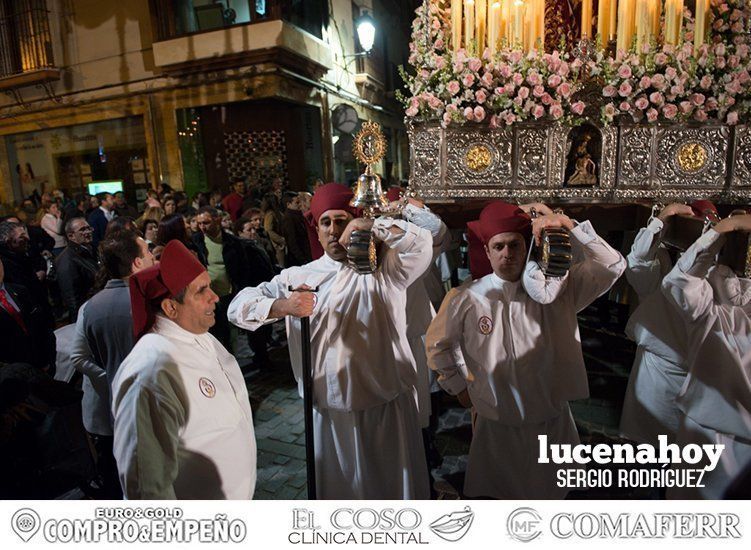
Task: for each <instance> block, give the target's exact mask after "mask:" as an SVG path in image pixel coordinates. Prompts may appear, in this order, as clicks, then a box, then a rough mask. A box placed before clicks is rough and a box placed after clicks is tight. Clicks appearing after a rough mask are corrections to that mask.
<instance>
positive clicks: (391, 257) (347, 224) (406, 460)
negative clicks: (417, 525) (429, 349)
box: [228, 183, 432, 499]
mask: <svg viewBox="0 0 751 550" xmlns="http://www.w3.org/2000/svg"><path fill="white" fill-rule="evenodd" d="M351 198H352V192H351V191H350V190H349V189H348V188H347V187H345V186H343V185H339V184H333V183H332V184H327V185H325V186H323V187H321V188H319V189H318V190H317V191H316V193H315V194H314V195H313V200H312V203H311V210H310V213H309V214H310V216H309V219H310V220H312V221H314V223H315V226H316V230H317V235H318V238H319V241H320V243H321V245H322V247H323V249H324V252H325V254H324V255H323V256H322V257H321V258H319V259H317V260H315V261H313V262H311V263H309V264H306V265H304V266H300V267H292V268H289V269H285V270H284V271H282V272H281V273H280V274H279V275H277V276H276V277H275V278H274V279H273V280H271V281H270V282H268V283H263V284H261V285H260V286H258V287H255V288H246V289H244V290H242V291H241V292H240V293H239V294H238V295H237V296H236V297H235V299H234V300H233V301H232V303H231V304H230V308H229V313H228V315H229V319H230V321H231V322H232V323H234V324H236V325H237V326H239V327H241V328H244V329H246V330H256V329H257V328H259V327H261V326H263V325H264V324H267V323H272V322H274V321H276V320H277V319H280V318H282V317H286V324H287V336H288V341H289V351H290V359H291V362H292V368H293V370H294V373H295V377H296V378H297V380H298V383H299V386H300V392H301V394H302V359H301V356H300V353H301V348H300V345H301V342H300V339H301V334H300V317H308V316H309V317H310V331H311V353H312V365H313V373H312V375H313V405H314V408H313V413H314V440H315V462H316V464H315V465H316V483H317V488H318V493H319V498H322V499H423V498H427V497H428V495H429V491H428V476H427V467H426V464H425V454H424V452H423V447H422V435H421V433H420V424H419V420H418V413H417V408H416V404H415V385H416V383H417V373H416V370H415V363H414V359H413V358H412V353H411V351H410V348H409V342H408V340H407V338H406V312H405V304H406V289H407V287H409V285H410V284H412V283H413V282H414V281H415V280H416V279H417V278H418V277H419V276H420V275H422V274H423V273H424V272H425V270H426V269H427V268H428V265H429V264H430V261H431V257H432V247H431V241H432V239H431V235H430V233H429V232H428V231H426V230H424V229H420V228H419V227H417V226H416V225H413V224H411V223H408V222H405V221H402V220H392V219H378V220H375V221H372V220H364V219H353V213H354V209H352V208H351V207H350V206H349V201H350V200H351ZM354 229H363V230H367V229H372V232H373V235H374V236H375V238H376V239H377V240H378V241H380V242H381V243H382V244H383V250H382V251H383V254H382V257H381V259H380V262H379V264H380V265H379V267H378V269H377V270H376V271H375V273H372V274H367V275H360V274H358V273H356V272H355V271H354V270H353V269H351V268H350V267H349V266H348V265H347V264H346V257H347V253H346V249H345V245H346V244H348V242H349V235H350V233H351V231H352V230H354ZM306 287H307V288H309V289H317V291H316V292H315V293H310V292H294V291H290V288H292V289H296V290H297V289H304V288H306Z"/></svg>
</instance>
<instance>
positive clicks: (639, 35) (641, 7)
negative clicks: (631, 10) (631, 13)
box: [636, 0, 652, 54]
mask: <svg viewBox="0 0 751 550" xmlns="http://www.w3.org/2000/svg"><path fill="white" fill-rule="evenodd" d="M650 4H651V2H650V0H636V52H637V53H638V54H642V53H643V50H642V48H644V46H645V45H647V44H649V37H650V36H651V35H652V12H651V10H650Z"/></svg>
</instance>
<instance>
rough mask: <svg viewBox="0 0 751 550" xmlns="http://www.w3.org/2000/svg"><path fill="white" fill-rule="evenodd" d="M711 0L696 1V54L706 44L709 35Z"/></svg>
mask: <svg viewBox="0 0 751 550" xmlns="http://www.w3.org/2000/svg"><path fill="white" fill-rule="evenodd" d="M708 4H709V0H696V20H695V22H694V53H696V52H698V51H699V48H700V47H701V45H702V44H704V37H705V35H706V33H707V15H708V13H707V12H708V11H709V9H708V8H709V5H708Z"/></svg>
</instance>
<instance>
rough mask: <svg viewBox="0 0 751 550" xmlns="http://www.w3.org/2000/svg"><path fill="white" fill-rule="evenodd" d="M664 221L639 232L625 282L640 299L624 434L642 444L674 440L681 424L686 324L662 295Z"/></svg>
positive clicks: (631, 329) (630, 329) (632, 331)
mask: <svg viewBox="0 0 751 550" xmlns="http://www.w3.org/2000/svg"><path fill="white" fill-rule="evenodd" d="M662 230H663V223H662V221H660V220H659V219H658V218H652V219H651V220H650V221H649V224H648V225H647V227H644V228H642V229H640V230H639V233H638V235H637V236H636V239H635V240H634V244H633V246H632V247H631V252H630V253H629V255H628V257H627V261H628V267H627V269H626V278H627V279H628V282H629V283H630V284H631V286H632V287H633V288H634V290H635V291H636V293H637V294H638V296H639V302H640V303H639V307H638V308H636V310H635V311H634V313H633V315H631V318H630V319H629V321H628V325H627V326H626V334H627V335H628V336H629V337H630V338H631V339H632V340H634V341H635V342H636V344H637V346H638V348H637V352H636V357H635V359H634V364H633V367H632V368H631V375H630V376H629V381H628V388H627V389H626V396H625V398H624V402H623V412H622V414H621V433H622V434H623V436H624V437H627V438H629V439H632V440H634V441H637V442H639V443H650V444H657V436H659V435H667V436H668V438H669V440H670V442H675V436H676V433H677V432H678V427H679V425H680V418H681V413H680V410H679V409H678V405H677V404H676V402H675V398H676V397H677V396H678V392H679V391H680V389H681V387H682V386H683V383H684V382H685V380H686V366H685V363H686V356H685V351H686V345H687V342H686V337H687V332H686V323H685V321H684V320H683V318H682V317H681V315H679V314H678V313H677V312H676V311H675V309H674V308H673V306H672V304H670V303H669V302H668V300H667V298H665V295H664V294H663V293H662V287H661V283H662V279H663V277H664V276H665V275H666V274H667V273H668V272H669V271H670V269H671V267H672V261H671V259H670V256H669V254H668V251H667V250H666V249H665V248H664V247H662V246H660V235H661V233H662Z"/></svg>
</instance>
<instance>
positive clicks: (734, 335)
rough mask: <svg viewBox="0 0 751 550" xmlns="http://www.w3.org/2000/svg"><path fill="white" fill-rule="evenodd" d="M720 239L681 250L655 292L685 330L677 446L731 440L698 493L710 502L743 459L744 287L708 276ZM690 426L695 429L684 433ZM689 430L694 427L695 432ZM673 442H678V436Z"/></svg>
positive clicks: (750, 322)
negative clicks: (686, 362) (683, 424)
mask: <svg viewBox="0 0 751 550" xmlns="http://www.w3.org/2000/svg"><path fill="white" fill-rule="evenodd" d="M723 241H724V239H722V238H721V236H720V235H719V234H718V233H717V232H716V231H714V230H712V229H710V230H709V231H707V232H706V233H705V234H704V235H702V236H701V237H700V238H699V239H697V241H696V242H695V243H694V244H693V245H691V246H690V247H689V249H688V250H687V251H686V253H685V254H684V255H683V256H682V257H681V259H680V260H678V262H676V265H675V267H674V268H673V270H672V271H671V272H670V273H669V274H668V275H667V276H666V277H665V279H664V281H663V291H664V292H665V295H666V296H667V298H668V299H669V300H670V301H671V303H672V304H674V305H675V306H676V308H677V310H678V311H679V312H680V313H681V315H682V316H683V317H684V319H685V320H686V322H687V323H688V327H689V335H688V342H689V347H688V351H687V354H686V355H687V357H689V358H690V359H691V362H690V364H689V365H688V377H687V379H686V383H685V385H684V386H683V389H682V390H681V392H680V394H679V396H678V406H679V407H680V409H681V411H683V413H684V414H685V415H686V416H687V417H688V420H687V422H686V425H687V428H684V429H682V432H681V433H682V434H683V433H685V434H689V433H692V434H693V435H691V436H688V435H687V436H686V437H685V442H689V441H691V440H694V439H696V438H697V436H696V434H698V433H700V432H702V431H703V432H704V439H712V440H713V441H706V442H712V443H714V442H717V441H715V440H718V439H727V438H728V437H729V438H730V439H732V440H733V442H734V444H733V445H732V446H728V447H726V450H725V451H724V452H723V456H722V458H721V460H720V466H718V468H717V470H719V471H715V472H714V474H713V476H711V480H710V482H709V484H708V485H707V487H706V488H704V489H699V491H698V495H689V494H688V493H687V492H681V493H680V494H676V493H675V492H672V494H671V497H672V496H678V498H686V497H688V496H703V497H705V498H713V496H715V495H719V494H721V493H722V491H723V490H724V488H725V487H726V486H727V484H728V483H730V481H731V479H732V477H733V476H734V475H735V474H736V473H738V472H739V470H740V469H741V468H742V467H743V466H744V465H745V461H747V460H749V459H751V281H749V280H748V279H739V278H738V277H736V276H735V274H733V273H732V271H730V270H729V269H728V268H726V267H724V266H716V267H714V268H711V269H710V266H712V264H713V262H714V258H715V255H716V253H717V252H718V251H719V249H720V247H721V245H722V243H723ZM693 425H696V426H698V427H699V428H696V429H691V426H693ZM696 426H695V427H696ZM679 443H684V440H682V439H681V434H679ZM741 459H742V460H741Z"/></svg>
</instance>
